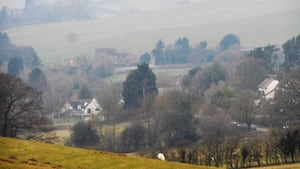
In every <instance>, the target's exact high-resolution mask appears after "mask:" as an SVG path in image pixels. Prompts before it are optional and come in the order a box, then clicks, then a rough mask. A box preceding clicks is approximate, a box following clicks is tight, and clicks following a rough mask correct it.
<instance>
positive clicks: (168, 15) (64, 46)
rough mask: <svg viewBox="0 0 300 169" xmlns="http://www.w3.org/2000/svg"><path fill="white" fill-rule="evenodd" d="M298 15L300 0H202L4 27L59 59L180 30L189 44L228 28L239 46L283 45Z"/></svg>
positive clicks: (138, 45)
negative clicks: (106, 15)
mask: <svg viewBox="0 0 300 169" xmlns="http://www.w3.org/2000/svg"><path fill="white" fill-rule="evenodd" d="M299 16H300V2H299V0H243V1H241V0H226V1H224V0H203V2H202V3H197V4H192V5H187V6H181V7H178V8H173V9H167V10H159V11H152V12H145V13H140V14H136V15H128V16H119V17H113V18H102V19H98V20H91V21H84V22H76V21H74V22H66V23H49V24H38V25H27V26H21V27H16V28H11V29H8V30H6V32H7V33H8V34H9V36H10V37H11V39H12V41H13V43H15V44H17V45H29V46H32V47H34V48H35V50H36V51H37V53H38V55H39V56H40V57H41V58H42V60H43V62H44V63H47V64H59V63H62V62H63V60H64V59H66V58H71V57H74V56H76V55H80V54H87V55H94V51H95V48H98V47H114V48H117V49H118V50H121V51H128V52H135V53H137V54H142V53H144V52H146V51H147V52H149V51H151V50H152V49H153V47H154V45H155V43H156V42H157V40H158V39H163V40H164V41H166V43H167V44H169V43H174V42H175V40H176V39H177V38H179V37H183V36H186V37H188V38H189V39H190V41H191V44H194V43H196V42H199V41H200V40H207V41H208V45H209V46H210V47H214V46H215V45H217V44H218V43H219V42H220V40H221V39H222V37H223V36H224V35H225V34H228V33H235V34H237V35H238V36H239V37H240V39H241V42H242V45H243V46H250V47H255V46H261V45H267V44H269V43H271V44H277V45H281V44H282V43H283V42H285V41H286V40H288V39H289V38H291V37H292V36H296V35H297V34H299V33H300V31H299V30H300V22H299ZM71 35H72V36H73V40H72V41H70V39H69V38H68V37H69V36H71Z"/></svg>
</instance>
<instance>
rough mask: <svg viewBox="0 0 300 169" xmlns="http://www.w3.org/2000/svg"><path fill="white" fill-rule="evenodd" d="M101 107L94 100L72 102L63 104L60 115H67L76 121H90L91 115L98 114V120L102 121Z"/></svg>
mask: <svg viewBox="0 0 300 169" xmlns="http://www.w3.org/2000/svg"><path fill="white" fill-rule="evenodd" d="M102 110H103V109H102V107H101V105H100V104H99V103H98V102H97V100H96V99H95V98H93V99H83V100H72V101H68V102H66V103H65V104H64V106H63V107H62V109H61V114H69V115H70V116H72V117H75V118H76V119H82V120H86V121H87V120H90V119H91V118H92V116H93V115H99V114H100V120H102V121H104V120H105V118H104V115H103V114H101V113H102Z"/></svg>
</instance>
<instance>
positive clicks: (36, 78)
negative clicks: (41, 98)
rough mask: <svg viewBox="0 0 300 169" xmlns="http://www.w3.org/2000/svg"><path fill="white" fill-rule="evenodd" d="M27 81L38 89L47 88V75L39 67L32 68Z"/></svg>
mask: <svg viewBox="0 0 300 169" xmlns="http://www.w3.org/2000/svg"><path fill="white" fill-rule="evenodd" d="M28 83H29V85H30V86H31V87H33V88H35V89H36V90H38V91H44V90H46V89H47V88H48V82H47V77H46V75H45V74H44V72H43V71H42V70H41V69H40V68H34V69H33V70H32V71H31V72H30V74H29V75H28Z"/></svg>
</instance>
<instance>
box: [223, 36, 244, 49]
mask: <svg viewBox="0 0 300 169" xmlns="http://www.w3.org/2000/svg"><path fill="white" fill-rule="evenodd" d="M233 45H240V39H239V37H237V36H236V35H235V34H232V33H231V34H228V35H226V36H224V38H223V39H222V40H221V42H220V49H221V50H227V49H229V48H230V47H231V46H233Z"/></svg>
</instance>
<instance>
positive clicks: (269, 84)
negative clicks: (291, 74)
mask: <svg viewBox="0 0 300 169" xmlns="http://www.w3.org/2000/svg"><path fill="white" fill-rule="evenodd" d="M278 84H279V81H278V80H276V79H275V78H274V77H272V76H270V77H268V78H266V79H265V80H264V81H263V82H262V83H261V84H260V85H259V86H258V92H259V94H260V95H261V97H262V98H264V99H266V100H269V99H274V96H275V91H276V88H277V86H278Z"/></svg>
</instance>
